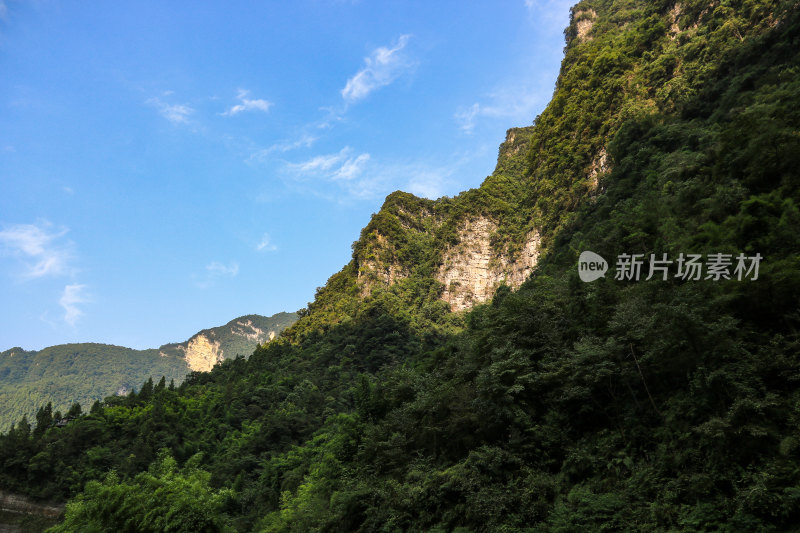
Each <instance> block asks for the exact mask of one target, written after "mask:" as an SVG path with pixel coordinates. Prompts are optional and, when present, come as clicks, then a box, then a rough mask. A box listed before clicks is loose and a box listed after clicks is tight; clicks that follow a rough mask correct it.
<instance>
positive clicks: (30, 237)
mask: <svg viewBox="0 0 800 533" xmlns="http://www.w3.org/2000/svg"><path fill="white" fill-rule="evenodd" d="M67 231H68V230H67V229H66V228H56V227H54V226H53V225H52V224H51V223H50V222H47V221H42V222H39V223H37V224H14V225H12V226H5V227H4V228H3V230H2V231H0V250H2V251H3V252H4V253H5V254H7V255H11V256H13V257H16V258H18V259H19V260H20V261H21V262H22V264H23V266H24V272H23V277H24V278H29V279H30V278H41V277H43V276H53V275H60V274H64V273H65V272H66V270H67V266H68V263H69V259H70V257H71V255H72V254H71V243H70V242H68V241H64V240H63V239H62V237H64V235H66V233H67Z"/></svg>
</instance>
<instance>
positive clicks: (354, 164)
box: [288, 146, 370, 181]
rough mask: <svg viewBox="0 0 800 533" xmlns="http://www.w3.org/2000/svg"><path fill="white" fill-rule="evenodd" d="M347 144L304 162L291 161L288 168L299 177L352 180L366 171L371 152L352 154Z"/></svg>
mask: <svg viewBox="0 0 800 533" xmlns="http://www.w3.org/2000/svg"><path fill="white" fill-rule="evenodd" d="M351 154H352V149H351V148H350V147H349V146H345V147H344V148H342V149H341V150H340V151H339V152H338V153H336V154H327V155H318V156H316V157H313V158H311V159H309V160H308V161H304V162H302V163H289V165H288V168H289V170H290V171H291V172H293V173H294V174H296V175H298V176H299V177H316V178H322V179H327V180H332V181H350V180H353V179H354V178H357V177H358V176H360V175H361V173H362V172H363V171H364V167H365V166H366V164H367V162H368V161H369V158H370V156H369V154H368V153H363V154H359V155H357V156H352V155H351Z"/></svg>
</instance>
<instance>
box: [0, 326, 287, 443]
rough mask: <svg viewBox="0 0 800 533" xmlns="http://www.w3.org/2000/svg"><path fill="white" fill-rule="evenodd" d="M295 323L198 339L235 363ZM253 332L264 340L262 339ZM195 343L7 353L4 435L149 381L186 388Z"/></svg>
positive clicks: (215, 332)
mask: <svg viewBox="0 0 800 533" xmlns="http://www.w3.org/2000/svg"><path fill="white" fill-rule="evenodd" d="M295 320H297V315H296V314H295V313H278V314H276V315H273V316H271V317H263V316H259V315H246V316H242V317H239V318H236V319H234V320H231V321H230V322H228V323H227V324H225V325H224V326H219V327H216V328H211V329H204V330H203V331H200V332H199V333H197V334H196V335H194V336H192V339H194V338H195V337H197V336H198V335H205V336H206V338H208V339H209V340H211V341H213V342H216V343H219V349H220V351H221V352H222V353H223V354H224V356H225V357H226V358H230V359H232V358H235V357H236V356H239V355H249V354H250V353H252V351H253V349H254V348H255V347H256V346H257V345H258V343H259V342H263V341H266V340H268V339H269V335H268V333H269V332H270V331H274V332H275V333H276V334H279V333H280V332H281V331H283V329H285V328H286V327H288V326H290V325H291V324H292V323H293V322H294V321H295ZM248 324H249V325H250V326H248ZM251 326H252V327H251ZM253 327H255V328H257V329H259V330H260V331H262V334H261V335H259V336H258V337H256V336H255V335H254V333H255V330H254V329H253ZM246 335H250V336H249V337H248V336H246ZM192 339H189V340H188V341H185V342H183V343H181V344H167V345H164V346H162V347H161V348H159V349H158V350H155V349H151V350H132V349H130V348H123V347H121V346H112V345H108V344H92V343H84V344H62V345H59V346H51V347H49V348H45V349H43V350H40V351H38V352H35V351H25V350H22V349H21V348H12V349H10V350H6V351H5V352H2V353H0V431H7V430H8V429H9V428H10V427H11V424H12V423H13V422H14V421H16V420H19V419H20V418H22V416H23V415H24V416H26V417H28V419H29V420H34V418H33V417H34V414H35V413H36V410H37V409H38V408H40V407H42V406H44V405H46V404H48V403H50V404H51V405H52V411H53V414H55V413H56V412H60V413H62V414H66V413H67V411H68V410H69V409H70V408H71V407H72V406H73V405H74V404H76V403H78V404H80V405H82V406H84V407H89V406H91V405H92V404H93V403H94V402H95V401H98V400H102V399H103V398H105V397H106V396H110V395H113V394H117V393H118V392H119V391H125V393H127V391H130V390H133V389H134V388H136V387H138V386H140V385H141V384H142V383H143V382H144V381H145V380H147V379H155V380H158V379H159V378H160V377H161V376H165V377H166V379H167V382H169V381H171V380H174V381H175V383H178V384H180V383H181V382H182V381H183V379H184V377H186V374H187V373H188V372H189V368H188V367H187V365H186V361H185V360H184V354H185V349H186V347H187V346H188V345H189V342H190V341H191V340H192Z"/></svg>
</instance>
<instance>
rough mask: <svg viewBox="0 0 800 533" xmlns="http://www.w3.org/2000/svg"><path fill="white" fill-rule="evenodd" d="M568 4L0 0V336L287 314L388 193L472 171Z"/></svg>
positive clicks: (181, 325) (473, 181) (549, 61)
mask: <svg viewBox="0 0 800 533" xmlns="http://www.w3.org/2000/svg"><path fill="white" fill-rule="evenodd" d="M570 5H571V2H564V1H541V2H539V1H535V0H527V1H526V0H514V1H485V2H456V1H453V2H430V1H396V2H394V1H370V0H361V1H344V0H328V1H325V0H308V1H305V0H298V1H296V2H236V1H233V2H204V1H197V0H194V1H192V2H178V1H170V2H163V1H138V2H99V1H95V2H52V1H47V0H28V1H16V0H0V73H2V75H0V302H2V305H0V350H4V349H7V348H11V347H13V346H21V347H23V348H26V349H40V348H43V347H45V346H50V345H53V344H61V343H66V342H104V343H110V344H119V345H123V346H130V347H134V348H149V347H158V346H160V345H161V344H164V343H167V342H175V341H182V340H185V339H187V338H188V337H189V336H190V335H192V334H194V333H195V332H197V331H198V330H200V329H203V328H206V327H212V326H217V325H221V324H224V323H225V322H227V321H229V320H231V319H233V318H235V317H237V316H240V315H243V314H249V313H258V314H263V315H270V314H273V313H276V312H279V311H293V310H296V309H298V308H300V307H304V306H305V305H306V302H308V301H309V300H311V299H312V298H313V295H314V291H315V289H316V287H318V286H321V285H324V284H325V282H326V280H327V278H328V277H329V276H330V275H332V274H333V273H335V272H337V271H338V270H339V269H341V267H342V266H343V265H344V264H345V263H347V262H348V261H349V259H350V253H351V249H350V245H351V243H352V242H353V241H354V240H356V239H357V238H358V235H359V231H360V229H361V228H362V227H363V226H365V225H366V224H367V222H368V221H369V217H370V215H371V214H372V213H374V212H376V211H377V210H378V209H379V208H380V206H381V204H382V202H383V198H384V197H385V196H386V195H387V194H389V193H390V192H392V191H394V190H398V189H399V190H404V191H409V192H412V193H414V194H417V195H420V196H426V197H429V198H436V197H439V196H442V195H447V196H453V195H455V194H458V192H460V191H462V190H465V189H468V188H471V187H476V186H478V185H479V184H480V183H481V181H483V179H484V178H485V177H486V176H487V175H488V174H490V173H491V172H492V170H493V168H494V164H495V161H496V157H497V148H498V146H499V144H500V143H501V142H502V140H503V139H504V136H505V130H506V129H507V128H509V127H513V126H524V125H528V124H530V123H531V122H532V121H533V119H534V118H535V116H536V115H537V114H538V113H539V112H541V110H542V109H543V108H544V106H545V105H546V104H547V102H548V101H549V99H550V96H551V95H552V92H553V88H554V83H555V79H556V75H557V73H558V68H559V64H560V61H561V57H562V49H563V44H564V42H563V28H564V27H565V26H566V25H567V22H568V16H569V6H570Z"/></svg>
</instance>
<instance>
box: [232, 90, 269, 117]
mask: <svg viewBox="0 0 800 533" xmlns="http://www.w3.org/2000/svg"><path fill="white" fill-rule="evenodd" d="M248 94H250V91H246V90H244V89H239V94H238V95H237V98H238V100H239V102H241V103H239V104H236V105H234V106H233V107H231V108H230V109H228V110H227V111H225V112H224V113H221V115H223V116H226V117H231V116H233V115H238V114H239V113H243V112H245V111H264V112H267V111H269V108H270V107H272V102H268V101H267V100H263V99H261V98H257V99H250V98H248V97H247V95H248Z"/></svg>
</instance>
